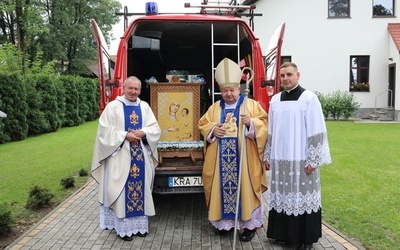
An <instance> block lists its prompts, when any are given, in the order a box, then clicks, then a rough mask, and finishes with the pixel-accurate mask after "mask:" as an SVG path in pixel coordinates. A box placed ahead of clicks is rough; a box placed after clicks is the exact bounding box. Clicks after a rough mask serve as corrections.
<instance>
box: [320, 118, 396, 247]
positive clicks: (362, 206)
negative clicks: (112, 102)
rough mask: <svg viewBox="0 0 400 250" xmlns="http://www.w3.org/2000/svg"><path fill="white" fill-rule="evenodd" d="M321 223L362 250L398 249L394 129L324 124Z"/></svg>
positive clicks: (382, 126)
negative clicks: (326, 153) (327, 160)
mask: <svg viewBox="0 0 400 250" xmlns="http://www.w3.org/2000/svg"><path fill="white" fill-rule="evenodd" d="M327 128H328V136H329V144H330V150H331V156H332V164H330V165H326V166H323V167H322V168H321V179H322V180H321V183H322V209H323V219H324V220H325V221H326V222H327V223H329V224H330V225H332V226H333V227H335V228H336V229H338V230H339V231H341V232H343V233H344V234H345V235H347V236H349V237H352V238H356V239H357V240H358V241H360V242H361V243H362V245H363V246H364V247H366V248H368V249H400V227H399V226H398V223H399V221H400V199H399V198H400V189H399V188H398V184H399V179H400V157H399V149H400V124H377V123H373V124H371V123H353V122H327Z"/></svg>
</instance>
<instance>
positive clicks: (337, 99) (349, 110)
mask: <svg viewBox="0 0 400 250" xmlns="http://www.w3.org/2000/svg"><path fill="white" fill-rule="evenodd" d="M315 94H316V95H317V96H318V99H319V101H320V102H321V108H322V112H323V113H324V117H325V119H328V118H329V117H332V118H333V119H334V120H339V119H340V117H343V119H344V120H347V119H348V118H349V117H351V116H352V115H354V114H355V112H356V111H357V110H358V108H359V107H360V103H358V102H357V101H356V100H355V98H354V94H353V93H349V92H347V91H340V90H337V91H335V92H333V93H330V94H327V95H323V94H321V93H319V92H316V93H315Z"/></svg>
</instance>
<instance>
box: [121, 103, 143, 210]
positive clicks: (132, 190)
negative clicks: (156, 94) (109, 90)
mask: <svg viewBox="0 0 400 250" xmlns="http://www.w3.org/2000/svg"><path fill="white" fill-rule="evenodd" d="M124 115H125V131H128V132H129V131H132V130H138V129H141V128H142V112H141V109H140V105H139V106H127V105H125V104H124ZM130 151H131V152H130V153H131V165H130V169H129V175H128V179H127V180H126V184H125V197H126V210H125V211H126V217H127V218H129V217H133V216H143V215H144V190H145V188H144V187H145V186H144V185H145V183H144V181H145V176H144V175H145V169H144V154H143V150H142V146H141V145H140V142H136V143H132V142H130Z"/></svg>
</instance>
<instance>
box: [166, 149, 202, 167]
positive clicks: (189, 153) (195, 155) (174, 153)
mask: <svg viewBox="0 0 400 250" xmlns="http://www.w3.org/2000/svg"><path fill="white" fill-rule="evenodd" d="M163 157H164V158H174V157H190V158H191V159H192V162H196V159H203V151H199V150H179V151H178V150H171V151H169V150H158V161H159V162H160V164H161V163H162V159H163Z"/></svg>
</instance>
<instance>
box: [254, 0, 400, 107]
mask: <svg viewBox="0 0 400 250" xmlns="http://www.w3.org/2000/svg"><path fill="white" fill-rule="evenodd" d="M256 4H257V8H256V10H255V13H262V14H263V16H262V17H255V33H256V34H257V35H258V37H259V38H260V43H261V46H262V48H264V49H266V48H267V46H268V41H269V37H270V36H271V35H272V34H273V32H274V30H275V29H276V27H278V26H279V25H280V24H281V23H282V22H285V23H286V31H285V37H284V42H283V48H282V55H283V56H291V57H292V61H293V62H295V63H297V65H298V67H299V71H300V72H301V79H300V82H301V85H302V86H303V87H305V88H307V89H310V90H313V91H319V92H321V93H323V94H327V93H330V92H333V91H335V90H342V91H348V90H349V70H350V68H349V66H350V62H349V61H350V55H369V56H370V74H369V79H370V86H371V87H370V92H352V93H354V95H355V97H356V100H357V101H358V102H360V103H361V108H374V107H375V96H376V95H378V94H379V93H381V92H382V91H384V90H386V89H387V87H388V64H389V63H392V62H390V61H389V60H388V58H389V57H393V58H395V57H396V59H395V60H396V61H395V62H396V63H397V65H398V66H397V70H396V71H397V72H399V70H400V65H399V64H398V63H399V51H397V49H395V46H394V44H393V46H392V47H394V49H391V50H390V49H389V44H390V43H393V42H392V38H391V37H390V34H389V32H388V29H387V26H388V23H395V22H399V18H393V17H391V18H372V1H366V0H351V1H350V18H341V19H333V18H331V19H328V0H308V1H299V0H279V1H275V0H259V1H258V2H257V3H256ZM395 13H396V11H395ZM391 55H392V56H391ZM396 77H397V79H396V83H397V88H396V89H397V95H396V103H397V104H396V110H399V108H400V107H399V104H400V96H399V94H400V85H399V83H400V73H396ZM377 104H378V105H377V106H379V107H385V106H387V95H382V96H381V97H379V98H378V99H377Z"/></svg>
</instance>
